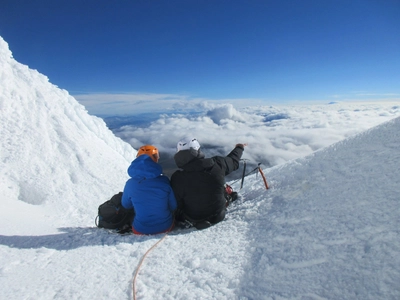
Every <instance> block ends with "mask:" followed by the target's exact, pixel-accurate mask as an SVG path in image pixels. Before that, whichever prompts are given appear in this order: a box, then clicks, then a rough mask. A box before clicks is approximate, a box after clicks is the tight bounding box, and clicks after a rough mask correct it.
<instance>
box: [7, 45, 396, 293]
mask: <svg viewBox="0 0 400 300" xmlns="http://www.w3.org/2000/svg"><path fill="white" fill-rule="evenodd" d="M0 108H1V111H0V128H1V129H0V130H1V131H0V143H1V152H0V189H1V190H0V207H1V209H0V286H1V289H0V299H132V298H133V297H137V299H241V300H244V299H400V284H399V283H400V234H399V232H400V205H399V204H400V196H399V187H400V172H399V162H400V151H399V149H400V118H395V119H392V120H391V121H388V122H385V123H383V124H380V125H378V126H376V127H373V128H371V129H369V130H366V131H364V132H363V133H361V134H357V135H355V136H352V137H349V138H347V139H344V140H342V141H340V142H338V143H335V144H333V145H331V146H328V147H325V148H323V149H321V150H319V151H316V152H314V153H312V154H311V155H308V156H306V157H303V158H299V159H296V160H292V161H289V162H287V163H284V164H281V165H278V166H276V167H273V168H270V169H264V172H265V174H266V177H267V180H268V182H269V185H270V189H269V190H266V189H265V187H264V184H263V182H262V180H261V178H260V176H257V175H255V174H254V175H250V176H248V177H246V178H245V181H244V186H243V189H241V190H240V191H239V194H240V198H239V200H237V202H236V203H234V204H233V205H232V206H231V207H230V208H229V212H228V215H227V218H226V220H224V221H223V222H221V223H219V224H217V225H216V226H212V227H210V228H208V229H205V230H202V231H196V230H192V229H186V230H182V229H177V230H174V231H173V232H171V233H170V234H168V235H166V236H165V235H154V236H135V235H118V234H116V233H114V232H110V231H108V230H104V229H98V228H96V227H95V226H94V218H95V216H96V213H97V207H98V206H99V205H100V204H101V203H103V202H104V201H105V200H107V199H108V198H110V197H111V196H112V195H113V194H114V193H116V192H118V191H120V190H122V188H123V185H124V183H125V181H126V179H127V174H126V169H127V167H128V166H129V164H130V161H131V160H132V159H133V158H134V157H135V154H136V151H135V150H134V149H132V148H131V146H129V145H128V144H127V143H125V142H123V141H122V140H120V139H119V138H117V137H115V136H114V135H113V134H112V132H111V131H109V130H108V129H107V127H106V125H105V124H104V122H103V121H102V120H101V119H99V118H96V117H93V116H90V115H88V114H87V112H86V110H85V108H84V107H83V106H81V105H80V104H79V103H78V102H77V101H76V100H75V99H74V98H73V97H71V96H70V95H69V94H68V92H66V91H64V90H61V89H59V88H57V87H56V86H54V85H52V84H51V83H49V81H48V79H47V78H46V77H45V76H43V75H41V74H40V73H38V72H37V71H34V70H31V69H29V68H28V67H27V66H24V65H22V64H20V63H18V62H16V61H15V60H14V59H13V58H12V54H11V52H10V50H9V49H8V45H7V43H6V42H5V41H4V40H3V39H1V38H0ZM238 142H239V141H238ZM265 155H268V153H266V154H265ZM232 184H233V187H234V188H235V189H236V190H239V183H232ZM162 238H164V239H163V240H162V241H161V242H160V243H159V244H158V245H157V246H156V247H155V248H153V249H152V250H151V251H150V252H148V254H147V256H146V258H145V259H144V261H143V263H142V265H141V266H140V269H139V271H138V273H137V277H136V281H135V285H134V284H133V282H134V280H133V279H134V275H135V274H136V271H137V270H138V267H139V263H140V261H141V259H142V258H143V256H144V255H145V254H146V252H147V251H148V250H149V249H150V248H151V247H152V246H153V245H154V244H155V243H156V242H158V241H160V239H162ZM134 286H135V291H133V287H134Z"/></svg>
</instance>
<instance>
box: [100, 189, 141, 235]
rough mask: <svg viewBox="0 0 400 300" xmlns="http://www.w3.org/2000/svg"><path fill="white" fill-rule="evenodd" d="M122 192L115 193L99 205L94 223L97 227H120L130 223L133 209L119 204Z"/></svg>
mask: <svg viewBox="0 0 400 300" xmlns="http://www.w3.org/2000/svg"><path fill="white" fill-rule="evenodd" d="M121 200H122V192H119V193H118V194H115V195H114V196H112V197H111V199H110V200H107V201H106V202H104V203H103V204H101V205H100V206H99V211H98V215H97V217H96V219H95V224H96V226H97V227H99V228H107V229H122V227H124V225H129V226H130V225H131V223H132V220H133V217H134V214H135V213H134V210H133V208H131V209H126V208H124V207H123V206H122V204H121Z"/></svg>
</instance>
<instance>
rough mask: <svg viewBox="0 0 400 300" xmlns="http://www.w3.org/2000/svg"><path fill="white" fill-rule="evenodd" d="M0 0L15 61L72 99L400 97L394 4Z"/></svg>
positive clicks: (397, 6)
mask: <svg viewBox="0 0 400 300" xmlns="http://www.w3.org/2000/svg"><path fill="white" fill-rule="evenodd" d="M0 7H1V9H0V35H1V36H2V37H3V38H4V39H5V41H6V42H8V44H9V47H10V49H11V51H12V52H13V56H14V58H15V59H16V60H17V61H19V62H21V63H23V64H26V65H28V66H29V67H30V68H33V69H37V70H38V71H39V72H40V73H43V74H45V75H46V76H48V77H49V80H50V82H52V83H54V84H56V85H58V86H59V87H61V88H63V89H66V90H68V91H69V93H70V94H72V95H81V94H86V96H87V95H89V96H90V95H98V94H103V95H108V94H123V95H130V94H134V95H136V96H137V95H141V94H147V95H149V94H151V95H164V96H162V97H165V98H168V97H174V96H177V97H178V96H179V95H180V96H182V95H184V97H187V98H199V99H213V100H218V99H235V98H240V99H261V100H265V102H268V101H274V102H287V101H305V100H322V101H331V100H354V99H372V100H377V99H387V98H390V99H400V84H399V82H400V71H399V70H400V52H399V49H400V18H399V15H400V1H393V0H392V1H382V0H376V1H367V0H366V1H348V0H346V1H340V0H339V1H328V0H316V1H309V0H305V1H284V0H283V1H255V0H254V1H244V0H243V1H223V0H221V1H218V0H215V1H211V0H210V1H195V0H193V1H188V0H184V1H180V0H177V1H160V0H152V1H125V0H120V1H103V0H96V1H75V0H73V1H71V0H68V1H64V0H60V1H53V0H52V1H45V0H41V1H20V0H17V1H16V0H3V1H2V2H1V4H0ZM162 97H161V98H162ZM139 98H140V97H139ZM78 100H79V97H78ZM109 101H111V102H112V101H113V100H112V97H111V98H109ZM94 102H95V101H94ZM94 102H92V103H94Z"/></svg>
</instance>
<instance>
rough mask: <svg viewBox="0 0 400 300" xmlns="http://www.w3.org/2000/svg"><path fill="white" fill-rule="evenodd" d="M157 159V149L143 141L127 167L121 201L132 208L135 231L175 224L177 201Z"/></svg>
mask: <svg viewBox="0 0 400 300" xmlns="http://www.w3.org/2000/svg"><path fill="white" fill-rule="evenodd" d="M158 160H159V153H158V149H157V148H156V147H154V146H152V145H144V146H142V147H140V148H139V150H138V153H137V156H136V158H135V160H133V161H132V163H131V165H130V166H129V168H128V174H129V176H130V177H131V178H130V179H129V180H128V181H127V182H126V184H125V187H124V191H123V194H122V201H121V203H122V206H123V207H125V208H127V209H129V208H133V209H134V211H135V216H134V218H133V221H132V231H133V233H135V234H157V233H163V232H168V231H170V230H172V229H173V227H174V211H175V210H176V208H177V203H176V199H175V195H174V192H173V191H172V188H171V185H170V182H169V179H168V177H167V176H164V175H163V174H162V168H161V166H160V165H159V164H158V163H157V162H158Z"/></svg>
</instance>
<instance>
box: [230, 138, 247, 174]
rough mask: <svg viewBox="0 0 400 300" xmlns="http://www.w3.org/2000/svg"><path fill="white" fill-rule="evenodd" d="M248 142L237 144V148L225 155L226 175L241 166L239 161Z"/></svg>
mask: <svg viewBox="0 0 400 300" xmlns="http://www.w3.org/2000/svg"><path fill="white" fill-rule="evenodd" d="M245 146H247V144H236V146H235V148H234V149H233V150H232V151H231V152H230V153H229V154H228V155H227V156H226V157H225V176H226V175H228V174H229V173H231V172H233V171H235V170H237V169H238V168H239V161H240V158H241V157H242V155H243V151H244V147H245Z"/></svg>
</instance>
